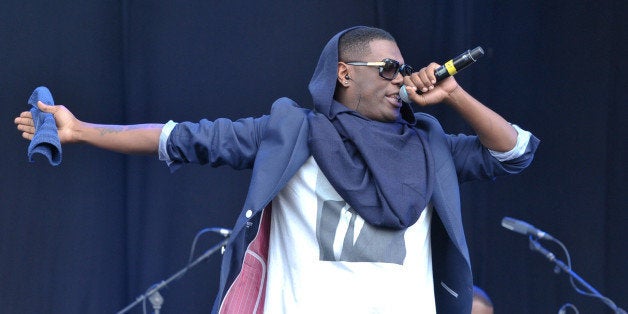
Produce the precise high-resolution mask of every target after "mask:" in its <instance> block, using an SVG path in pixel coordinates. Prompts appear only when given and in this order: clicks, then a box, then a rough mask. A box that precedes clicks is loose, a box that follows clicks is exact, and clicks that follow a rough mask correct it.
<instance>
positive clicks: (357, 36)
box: [338, 27, 396, 62]
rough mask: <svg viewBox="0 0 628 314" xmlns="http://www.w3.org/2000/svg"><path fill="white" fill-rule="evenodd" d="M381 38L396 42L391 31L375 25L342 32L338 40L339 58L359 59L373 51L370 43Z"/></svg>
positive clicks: (345, 59) (344, 60)
mask: <svg viewBox="0 0 628 314" xmlns="http://www.w3.org/2000/svg"><path fill="white" fill-rule="evenodd" d="M379 39H382V40H389V41H392V42H394V43H396V41H395V38H394V37H393V36H392V35H391V34H390V33H388V32H387V31H385V30H383V29H379V28H375V27H360V28H356V29H352V30H350V31H348V32H346V33H344V34H342V36H340V40H339V41H338V60H339V61H343V62H349V61H359V59H360V58H361V57H363V56H365V55H368V54H370V53H371V47H370V43H371V42H372V41H374V40H379Z"/></svg>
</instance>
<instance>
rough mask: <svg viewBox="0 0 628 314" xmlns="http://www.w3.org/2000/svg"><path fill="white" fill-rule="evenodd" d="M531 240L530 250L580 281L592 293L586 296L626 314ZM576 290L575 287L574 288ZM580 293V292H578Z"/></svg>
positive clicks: (617, 313) (536, 242)
mask: <svg viewBox="0 0 628 314" xmlns="http://www.w3.org/2000/svg"><path fill="white" fill-rule="evenodd" d="M529 239H530V250H532V251H536V252H539V253H541V255H543V256H545V257H546V258H547V259H548V260H549V261H550V262H553V263H554V264H555V265H556V266H555V267H556V268H555V270H554V271H555V272H556V273H557V274H558V273H559V272H560V270H562V271H563V272H565V273H566V274H567V275H569V276H571V278H573V279H575V280H576V281H578V282H579V283H580V284H581V285H582V286H584V287H585V288H586V289H587V290H589V291H590V293H588V294H586V295H589V296H592V297H595V298H598V299H600V300H602V302H604V304H606V305H607V306H608V307H609V308H611V309H612V310H613V311H614V312H615V314H626V311H625V310H623V309H621V308H620V307H618V306H617V305H615V303H614V302H613V301H612V300H611V299H609V298H607V297H605V296H603V295H602V294H601V293H600V292H599V291H597V290H596V289H595V288H593V287H592V286H591V285H590V284H589V283H587V282H586V281H585V280H584V279H582V278H581V277H580V276H578V274H576V273H575V272H574V271H573V270H572V269H571V267H569V266H567V265H565V263H563V262H562V261H561V260H559V259H558V258H556V255H554V253H552V252H550V251H548V250H547V249H546V248H544V247H543V246H542V245H541V244H540V243H539V242H538V241H536V240H535V239H534V238H533V237H532V236H530V237H529ZM574 288H575V286H574ZM578 292H580V291H578Z"/></svg>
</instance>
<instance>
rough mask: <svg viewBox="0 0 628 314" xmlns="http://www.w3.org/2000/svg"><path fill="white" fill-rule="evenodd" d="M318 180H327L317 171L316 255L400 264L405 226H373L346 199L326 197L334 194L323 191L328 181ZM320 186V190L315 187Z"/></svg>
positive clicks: (335, 259)
mask: <svg viewBox="0 0 628 314" xmlns="http://www.w3.org/2000/svg"><path fill="white" fill-rule="evenodd" d="M321 180H324V181H327V179H326V178H325V177H324V176H323V175H322V172H319V174H318V178H317V184H316V195H317V196H318V197H317V202H318V206H317V208H318V213H317V218H316V239H317V241H318V246H319V252H320V254H319V259H320V260H321V261H344V262H380V263H394V264H399V265H403V261H404V259H405V257H406V246H405V240H404V233H405V230H389V229H383V228H377V227H374V226H372V225H369V224H368V223H365V222H364V219H362V217H360V216H359V215H358V214H357V212H356V211H355V210H354V209H353V208H352V207H351V206H350V205H349V204H347V202H345V201H343V200H330V199H329V198H333V196H334V194H335V195H336V196H337V195H338V194H337V193H335V191H334V192H333V193H331V194H328V193H326V191H324V190H326V189H325V188H324V187H330V184H329V183H328V182H324V183H323V182H321ZM318 183H323V184H318ZM325 183H326V184H325ZM321 187H322V190H321V189H319V188H321Z"/></svg>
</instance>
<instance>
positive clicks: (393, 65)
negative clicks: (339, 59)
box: [347, 58, 414, 81]
mask: <svg viewBox="0 0 628 314" xmlns="http://www.w3.org/2000/svg"><path fill="white" fill-rule="evenodd" d="M347 64H350V65H361V66H367V67H378V68H379V76H380V77H382V78H383V79H385V80H388V81H392V80H394V79H395V77H397V74H399V73H401V75H403V76H408V75H410V74H412V72H414V70H413V69H412V67H411V66H409V65H407V64H399V61H397V60H393V59H388V58H386V59H384V60H382V61H380V62H360V61H351V62H347Z"/></svg>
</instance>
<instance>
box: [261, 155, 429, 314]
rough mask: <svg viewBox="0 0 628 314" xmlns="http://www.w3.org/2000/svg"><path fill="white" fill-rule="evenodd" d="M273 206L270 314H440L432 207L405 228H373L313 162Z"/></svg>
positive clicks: (267, 304)
mask: <svg viewBox="0 0 628 314" xmlns="http://www.w3.org/2000/svg"><path fill="white" fill-rule="evenodd" d="M272 205H273V206H272V208H273V209H272V219H271V229H270V247H269V262H268V281H267V285H266V300H265V308H264V311H265V313H273V314H274V313H343V314H344V313H395V314H397V313H407V312H409V311H411V312H418V313H436V305H435V301H434V286H433V279H432V259H431V246H430V220H431V215H432V209H431V205H428V207H427V208H426V209H425V210H423V212H422V214H421V216H420V218H419V220H418V221H417V223H415V224H414V225H413V226H411V227H410V228H407V229H405V230H387V229H381V228H376V227H373V226H371V225H369V224H368V223H365V222H364V220H363V219H362V218H361V217H360V216H359V215H357V214H356V212H355V210H354V209H353V208H351V207H350V206H349V205H348V204H347V203H346V202H345V201H344V200H343V199H342V198H341V197H340V195H338V193H337V192H336V191H335V190H334V188H333V187H332V186H331V184H330V183H329V181H327V178H325V176H324V175H323V173H322V171H321V170H320V168H319V167H318V165H317V164H316V161H314V158H312V157H310V158H309V159H308V160H307V162H306V163H305V164H304V165H303V166H302V167H301V168H300V169H299V171H298V172H297V173H296V174H295V176H294V177H293V178H292V179H291V180H290V182H289V183H288V184H287V185H286V186H285V187H284V188H283V190H282V191H281V192H280V193H279V194H278V195H277V197H276V198H275V199H274V200H273V204H272Z"/></svg>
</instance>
